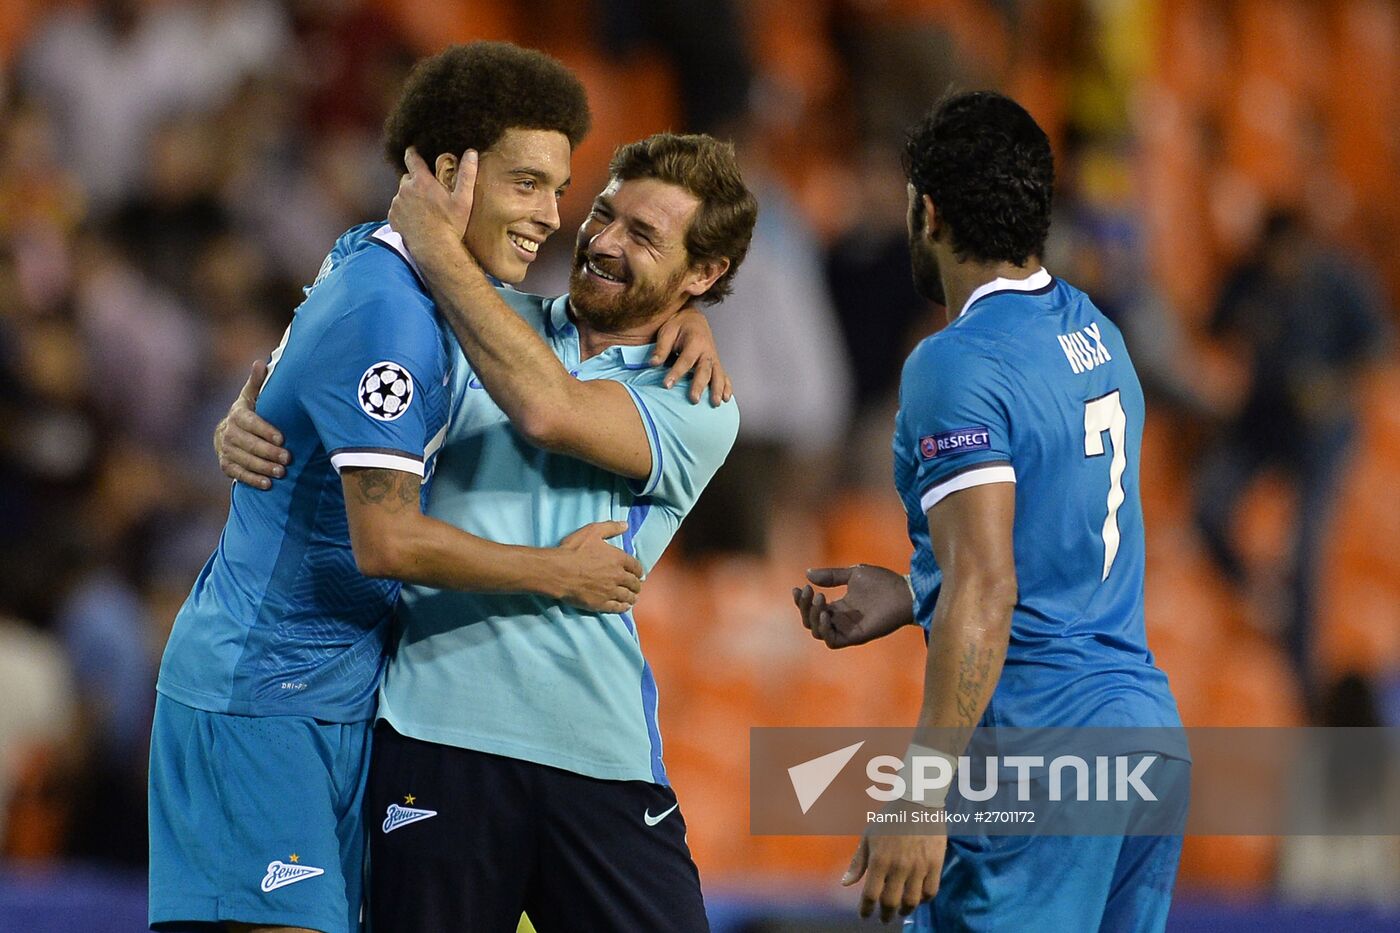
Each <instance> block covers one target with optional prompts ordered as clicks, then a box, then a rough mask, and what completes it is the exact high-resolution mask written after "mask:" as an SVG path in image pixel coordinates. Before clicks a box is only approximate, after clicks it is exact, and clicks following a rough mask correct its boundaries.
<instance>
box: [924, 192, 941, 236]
mask: <svg viewBox="0 0 1400 933" xmlns="http://www.w3.org/2000/svg"><path fill="white" fill-rule="evenodd" d="M919 200H920V201H921V202H922V203H923V205H924V231H923V232H924V235H925V236H927V237H928V238H929V239H930V240H936V239H938V234H939V223H940V218H939V216H938V208H936V207H934V206H933V198H931V197H929V196H928V195H926V194H921V195H919Z"/></svg>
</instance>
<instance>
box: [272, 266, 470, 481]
mask: <svg viewBox="0 0 1400 933" xmlns="http://www.w3.org/2000/svg"><path fill="white" fill-rule="evenodd" d="M393 297H394V296H393V295H392V293H389V292H386V291H383V290H378V289H376V290H372V291H371V292H370V293H369V294H366V295H365V296H364V297H363V298H362V299H361V300H360V301H358V302H357V303H356V305H355V307H353V308H352V309H351V310H350V311H349V312H347V313H346V314H345V315H343V316H342V317H341V318H339V319H338V320H337V321H336V322H335V323H334V324H333V325H331V327H330V328H329V329H328V330H327V331H326V333H325V334H324V335H323V336H322V338H321V340H320V343H319V344H318V345H317V347H316V349H315V354H314V360H313V361H314V364H315V370H314V372H313V373H311V374H309V375H308V376H306V377H303V379H302V380H301V383H300V384H299V386H298V388H297V396H298V400H299V401H300V403H301V405H302V407H303V408H304V409H305V411H306V414H307V416H308V417H309V418H310V419H311V422H312V424H313V425H315V427H316V432H317V434H318V435H319V436H320V439H321V443H322V445H323V446H324V447H325V449H326V451H327V452H328V453H329V454H330V460H331V465H332V466H333V467H335V470H336V472H337V473H339V472H340V471H341V470H343V469H344V468H346V467H378V468H383V469H390V470H403V471H404V472H407V473H414V474H417V475H418V476H422V475H423V472H424V468H423V459H424V455H423V451H424V448H425V447H426V446H427V443H428V440H429V435H430V434H431V431H430V430H429V421H428V412H429V410H430V408H431V407H432V406H431V405H430V403H429V394H430V393H431V392H432V391H433V390H434V389H435V388H440V386H441V383H442V381H443V377H444V373H445V369H444V361H443V353H442V346H441V340H440V339H439V334H438V329H437V326H436V323H435V321H434V319H433V317H432V316H431V315H430V314H429V313H427V310H426V309H424V308H420V307H418V306H416V305H415V304H414V300H415V298H416V296H413V297H408V298H406V300H400V301H394V300H393Z"/></svg>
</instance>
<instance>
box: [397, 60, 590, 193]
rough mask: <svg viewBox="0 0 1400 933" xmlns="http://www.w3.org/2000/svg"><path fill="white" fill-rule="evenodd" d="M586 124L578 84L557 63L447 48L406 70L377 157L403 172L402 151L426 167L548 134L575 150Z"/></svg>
mask: <svg viewBox="0 0 1400 933" xmlns="http://www.w3.org/2000/svg"><path fill="white" fill-rule="evenodd" d="M591 122H592V116H591V114H590V113H589V111H588V96H587V94H586V93H585V92H584V90H583V84H582V82H580V81H579V79H578V78H577V77H576V76H575V75H574V73H573V72H572V71H570V70H569V69H568V68H566V67H564V65H563V64H561V63H560V62H559V61H557V60H555V59H553V58H550V57H549V56H548V55H546V54H544V53H543V52H536V51H535V50H534V49H523V48H521V47H520V46H518V45H512V44H511V43H509V42H468V43H467V44H465V45H452V46H448V47H447V48H446V49H444V50H443V51H441V52H439V53H438V54H437V55H434V56H432V57H431V58H425V59H423V60H422V61H420V62H419V63H418V64H417V65H415V66H414V67H413V71H412V73H410V74H409V76H408V80H407V81H405V82H404V86H403V91H402V92H400V94H399V99H398V102H397V103H395V104H394V109H393V110H392V111H391V112H390V114H389V116H388V118H387V119H386V120H385V121H384V157H385V158H386V159H388V160H389V164H390V165H391V166H393V167H394V168H395V169H397V170H399V171H403V153H404V150H405V149H407V148H408V147H409V146H413V147H415V148H416V149H417V150H418V154H419V155H421V156H422V157H423V159H424V160H425V161H426V162H427V163H428V165H430V166H431V165H433V164H434V163H435V162H436V161H437V157H438V156H440V155H442V154H443V153H444V152H446V153H449V154H451V155H454V156H460V155H461V154H462V153H463V152H465V151H466V150H468V149H475V150H476V151H477V152H484V151H485V150H487V149H490V148H491V147H492V146H494V145H495V144H496V143H497V142H498V141H499V140H500V138H501V135H502V134H503V133H505V131H506V130H508V129H512V128H516V129H524V130H554V131H555V132H558V133H563V134H564V135H565V136H567V137H568V139H569V146H570V148H572V147H575V146H577V145H578V144H579V142H580V141H581V140H582V139H583V137H584V136H585V135H587V133H588V128H589V126H590V124H591Z"/></svg>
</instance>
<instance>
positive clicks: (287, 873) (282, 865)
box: [262, 855, 326, 891]
mask: <svg viewBox="0 0 1400 933" xmlns="http://www.w3.org/2000/svg"><path fill="white" fill-rule="evenodd" d="M292 860H293V861H292V863H291V864H288V863H287V862H283V861H280V860H275V861H271V862H268V864H267V874H265V875H263V880H262V889H263V891H276V890H277V889H278V888H285V887H286V886H287V885H289V884H296V883H297V882H298V881H305V880H306V879H307V878H315V877H316V876H317V875H324V874H325V873H326V870H325V869H324V868H316V867H315V866H313V865H300V864H297V862H296V861H295V860H296V856H295V855H293V856H292Z"/></svg>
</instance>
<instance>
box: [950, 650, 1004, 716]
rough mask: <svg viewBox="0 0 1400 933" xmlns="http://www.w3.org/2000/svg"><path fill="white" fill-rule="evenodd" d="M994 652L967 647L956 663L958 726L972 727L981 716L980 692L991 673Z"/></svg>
mask: <svg viewBox="0 0 1400 933" xmlns="http://www.w3.org/2000/svg"><path fill="white" fill-rule="evenodd" d="M995 656H996V652H994V651H993V650H992V649H991V648H984V649H982V650H981V651H979V650H978V649H977V646H976V645H968V646H967V648H966V650H964V651H963V656H962V658H961V659H960V660H959V662H958V689H957V701H958V716H959V718H960V722H959V725H963V726H974V725H976V724H977V720H978V719H980V718H981V715H982V692H983V690H984V689H985V688H986V686H987V676H988V675H989V674H990V673H991V671H992V660H993V658H995Z"/></svg>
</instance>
